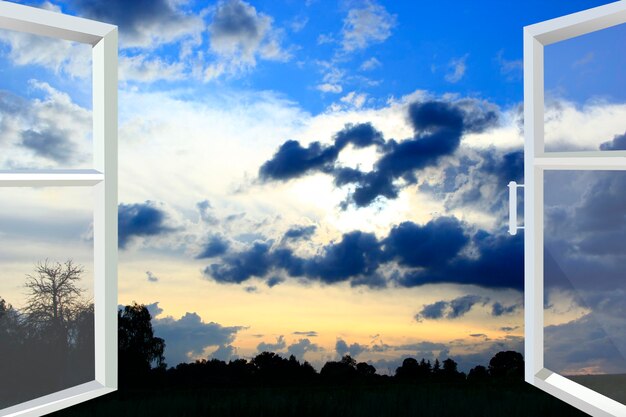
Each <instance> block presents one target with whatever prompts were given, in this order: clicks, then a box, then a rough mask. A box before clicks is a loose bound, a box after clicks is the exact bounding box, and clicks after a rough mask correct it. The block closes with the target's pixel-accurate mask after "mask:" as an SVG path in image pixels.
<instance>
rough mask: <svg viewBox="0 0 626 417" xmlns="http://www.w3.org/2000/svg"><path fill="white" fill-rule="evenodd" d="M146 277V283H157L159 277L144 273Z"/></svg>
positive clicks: (147, 272)
mask: <svg viewBox="0 0 626 417" xmlns="http://www.w3.org/2000/svg"><path fill="white" fill-rule="evenodd" d="M146 277H147V278H148V282H159V277H157V276H156V275H154V274H153V273H152V272H150V271H146Z"/></svg>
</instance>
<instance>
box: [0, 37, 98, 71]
mask: <svg viewBox="0 0 626 417" xmlns="http://www.w3.org/2000/svg"><path fill="white" fill-rule="evenodd" d="M0 42H2V43H4V44H6V45H8V46H9V52H8V58H9V59H10V60H11V61H12V62H13V63H14V64H15V65H19V66H24V65H39V66H42V67H45V68H48V69H50V70H52V71H54V72H55V73H57V74H59V73H64V74H67V75H69V76H71V77H79V78H87V77H90V76H91V46H90V45H84V44H80V43H77V42H70V41H65V40H60V39H52V38H48V37H44V36H37V35H31V34H28V33H22V32H13V31H8V30H2V31H0Z"/></svg>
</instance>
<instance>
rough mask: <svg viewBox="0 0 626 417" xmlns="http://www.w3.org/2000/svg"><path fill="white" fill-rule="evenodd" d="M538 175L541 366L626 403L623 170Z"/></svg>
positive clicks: (625, 175) (625, 198)
mask: <svg viewBox="0 0 626 417" xmlns="http://www.w3.org/2000/svg"><path fill="white" fill-rule="evenodd" d="M544 180H545V181H544V186H545V189H544V199H545V200H544V204H545V208H544V245H545V246H544V285H545V305H544V308H545V325H546V327H545V329H544V337H545V342H544V343H545V346H544V347H545V357H544V362H545V367H546V368H548V369H550V370H552V371H555V372H558V373H560V374H562V375H564V376H567V377H569V378H571V379H573V380H574V381H576V382H579V383H580V384H582V385H585V386H587V387H589V388H591V389H593V390H595V391H598V392H600V393H601V394H604V395H606V396H608V397H611V398H613V399H615V400H618V401H620V402H622V403H626V245H624V242H626V193H625V192H624V190H626V172H624V171H547V172H545V177H544Z"/></svg>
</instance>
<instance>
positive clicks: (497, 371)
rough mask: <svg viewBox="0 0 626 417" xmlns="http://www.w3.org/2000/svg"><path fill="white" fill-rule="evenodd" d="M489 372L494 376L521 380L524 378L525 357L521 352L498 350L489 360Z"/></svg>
mask: <svg viewBox="0 0 626 417" xmlns="http://www.w3.org/2000/svg"><path fill="white" fill-rule="evenodd" d="M489 374H490V375H491V376H492V377H494V378H505V379H510V380H520V379H523V378H524V357H523V356H522V354H521V353H519V352H514V351H512V350H508V351H506V352H498V353H496V355H495V356H494V357H493V358H491V360H490V361H489Z"/></svg>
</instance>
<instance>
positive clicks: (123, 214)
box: [117, 201, 175, 249]
mask: <svg viewBox="0 0 626 417" xmlns="http://www.w3.org/2000/svg"><path fill="white" fill-rule="evenodd" d="M117 213H118V214H117V218H118V227H119V236H118V239H119V247H120V248H121V249H125V248H126V246H127V245H128V243H129V242H130V241H131V240H132V239H133V238H135V237H146V236H159V235H162V234H165V233H170V232H172V231H174V230H175V228H173V227H171V226H169V225H168V222H167V215H166V213H165V211H164V210H163V209H162V207H161V206H160V205H159V204H157V203H155V202H152V201H146V202H145V203H136V204H124V203H122V204H120V205H119V207H118V212H117Z"/></svg>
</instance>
